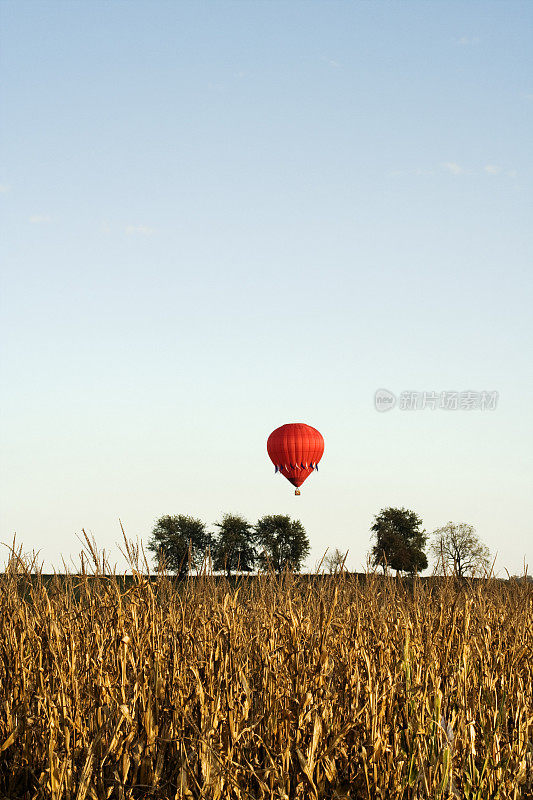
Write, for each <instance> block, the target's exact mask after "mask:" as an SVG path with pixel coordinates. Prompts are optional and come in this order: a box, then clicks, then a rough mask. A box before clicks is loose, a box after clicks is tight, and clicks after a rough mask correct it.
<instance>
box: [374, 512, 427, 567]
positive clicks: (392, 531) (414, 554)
mask: <svg viewBox="0 0 533 800" xmlns="http://www.w3.org/2000/svg"><path fill="white" fill-rule="evenodd" d="M421 525H422V520H421V519H420V517H419V516H418V515H417V514H415V512H414V511H409V510H408V509H406V508H382V509H381V511H380V513H379V514H377V515H376V516H375V517H374V524H373V525H372V527H371V530H372V531H373V535H374V537H375V539H376V543H375V544H374V546H373V547H372V551H371V552H372V562H373V564H374V566H378V565H379V566H382V567H383V569H384V570H385V568H386V566H389V567H391V568H392V569H395V570H397V571H398V572H409V573H411V574H413V573H415V572H421V571H422V570H424V569H426V567H427V565H428V560H427V558H426V554H425V552H424V547H425V544H426V541H427V538H428V537H427V534H426V532H425V531H424V530H421V528H420V526H421Z"/></svg>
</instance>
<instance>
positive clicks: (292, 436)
mask: <svg viewBox="0 0 533 800" xmlns="http://www.w3.org/2000/svg"><path fill="white" fill-rule="evenodd" d="M267 450H268V455H269V456H270V459H271V461H272V463H273V464H274V466H275V468H276V472H281V474H282V475H284V476H285V478H287V480H288V481H290V483H292V485H293V486H296V488H298V487H299V486H301V485H302V483H303V482H304V481H305V479H306V478H308V477H309V475H310V474H311V473H312V472H313V471H314V470H317V469H318V462H319V461H320V459H321V458H322V455H323V453H324V439H323V437H322V434H321V433H320V431H317V429H316V428H312V427H311V425H305V424H304V423H303V422H289V423H288V424H287V425H282V426H281V428H276V430H275V431H272V433H271V434H270V436H269V437H268V441H267Z"/></svg>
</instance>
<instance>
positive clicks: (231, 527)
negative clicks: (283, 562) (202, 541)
mask: <svg viewBox="0 0 533 800" xmlns="http://www.w3.org/2000/svg"><path fill="white" fill-rule="evenodd" d="M215 526H216V527H217V528H218V529H219V532H218V534H217V535H216V539H215V543H214V546H213V569H214V570H224V571H225V572H226V574H227V576H228V578H229V576H230V575H231V572H232V570H241V571H242V572H250V570H252V569H253V568H254V564H255V559H256V553H255V547H254V534H253V525H250V523H249V522H248V521H247V520H246V519H244V517H241V516H239V515H238V514H224V515H223V517H222V522H215Z"/></svg>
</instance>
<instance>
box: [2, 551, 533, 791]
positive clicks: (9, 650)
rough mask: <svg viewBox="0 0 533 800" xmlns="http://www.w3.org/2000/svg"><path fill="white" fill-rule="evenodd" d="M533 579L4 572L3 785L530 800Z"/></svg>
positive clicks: (32, 788)
mask: <svg viewBox="0 0 533 800" xmlns="http://www.w3.org/2000/svg"><path fill="white" fill-rule="evenodd" d="M532 597H533V591H532V588H531V585H528V584H527V583H526V582H525V581H523V582H518V581H514V582H508V583H506V582H501V581H496V580H487V581H482V582H475V583H467V584H464V585H459V584H457V583H456V582H454V581H453V580H451V579H450V580H443V581H442V582H440V583H436V582H433V583H432V582H431V581H426V582H422V581H415V583H414V584H410V585H408V584H406V583H402V582H401V581H396V580H395V579H392V578H383V577H378V576H373V575H369V576H367V578H366V579H365V580H357V579H356V578H355V577H353V576H350V575H342V574H341V575H337V576H331V577H322V578H321V579H314V580H311V579H305V578H302V577H298V576H291V575H285V576H284V577H282V578H276V577H275V576H271V575H270V576H269V575H264V576H259V577H254V578H248V579H242V580H241V581H240V582H237V585H232V584H229V583H228V582H227V581H225V580H217V579H215V578H213V577H209V576H206V577H200V578H196V579H190V580H189V581H188V582H186V583H184V584H182V585H181V587H180V588H179V589H177V588H176V585H175V584H173V583H172V582H171V581H170V580H169V579H168V578H167V577H165V576H164V575H160V576H158V578H157V579H156V580H151V581H149V580H148V579H147V578H146V577H144V576H143V575H142V574H141V573H140V572H138V573H137V574H136V575H134V578H133V580H132V582H131V584H130V585H129V588H126V587H125V586H124V584H123V583H121V582H120V581H119V580H117V579H116V578H114V577H113V576H111V577H105V576H104V575H103V574H100V575H98V574H96V575H91V576H89V575H87V574H85V573H84V574H82V575H77V576H74V575H71V576H62V577H61V578H60V579H59V578H57V579H55V580H52V581H51V582H49V583H45V582H44V581H43V580H42V577H40V576H39V574H37V575H34V576H33V579H32V580H30V577H29V574H28V572H26V574H25V573H24V570H21V569H14V568H13V566H12V565H11V566H10V567H8V569H7V571H6V573H5V574H3V575H2V576H0V604H1V621H0V624H1V632H0V648H1V660H0V687H1V698H0V700H1V708H0V751H1V752H0V796H3V797H4V798H10V800H11V799H12V798H28V800H29V798H50V800H60V798H65V800H84V798H91V799H92V800H96V799H97V798H98V800H100V798H102V799H103V798H143V797H145V798H154V799H156V798H157V799H160V798H170V799H171V800H174V798H206V800H207V799H208V798H209V799H211V798H212V799H213V800H215V798H243V800H244V798H279V799H280V800H281V798H360V799H361V800H363V799H366V800H372V799H373V798H383V799H385V798H387V799H389V798H390V799H391V800H393V798H404V800H407V798H432V800H433V799H436V798H448V797H457V798H469V799H470V800H473V799H474V798H476V800H482V799H483V800H489V798H502V799H503V798H531V797H533V702H532V692H531V687H532V660H531V654H532V649H533V623H532V613H531V611H532Z"/></svg>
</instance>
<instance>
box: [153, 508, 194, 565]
mask: <svg viewBox="0 0 533 800" xmlns="http://www.w3.org/2000/svg"><path fill="white" fill-rule="evenodd" d="M208 544H209V534H208V533H207V531H206V527H205V525H204V523H203V522H202V520H200V519H195V518H194V517H187V516H185V515H184V514H178V516H174V517H172V516H169V515H167V516H164V517H161V518H160V519H158V520H157V522H156V524H155V527H154V529H153V530H152V538H151V540H150V543H149V544H148V550H150V551H151V552H152V553H154V554H155V555H156V556H157V558H158V561H159V562H161V561H163V562H164V563H165V565H166V566H167V567H168V569H170V570H171V571H172V572H175V573H176V574H177V575H178V576H179V577H180V578H184V577H185V576H186V575H187V573H188V571H189V560H190V566H193V567H199V566H200V564H201V563H202V561H203V558H204V555H205V550H206V548H207V546H208Z"/></svg>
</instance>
